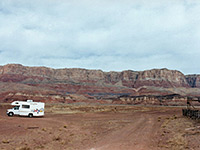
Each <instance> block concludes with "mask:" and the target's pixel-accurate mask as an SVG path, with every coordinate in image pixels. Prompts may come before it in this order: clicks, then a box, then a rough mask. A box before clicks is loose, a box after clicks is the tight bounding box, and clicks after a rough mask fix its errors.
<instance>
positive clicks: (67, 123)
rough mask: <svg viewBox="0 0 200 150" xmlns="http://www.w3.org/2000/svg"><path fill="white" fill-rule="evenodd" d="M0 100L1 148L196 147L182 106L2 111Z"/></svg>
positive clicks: (198, 134)
mask: <svg viewBox="0 0 200 150" xmlns="http://www.w3.org/2000/svg"><path fill="white" fill-rule="evenodd" d="M9 107H10V106H9V105H8V104H5V103H1V105H0V149H2V150H35V149H41V150H55V149H60V150H167V149H170V150H171V149H172V150H183V149H191V150H192V149H194V150H198V149H200V146H199V140H198V139H199V138H200V131H199V128H200V123H199V122H198V121H197V120H191V119H189V118H186V117H183V116H182V112H181V110H182V107H164V106H162V107H161V106H135V105H91V104H90V105H80V104H47V105H46V107H45V116H44V117H39V118H37V117H34V118H28V117H19V116H14V117H8V116H7V115H6V109H7V108H9Z"/></svg>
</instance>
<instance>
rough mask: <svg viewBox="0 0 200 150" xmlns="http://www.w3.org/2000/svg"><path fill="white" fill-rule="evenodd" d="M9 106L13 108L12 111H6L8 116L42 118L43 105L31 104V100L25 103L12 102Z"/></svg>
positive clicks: (38, 103) (39, 103) (40, 103)
mask: <svg viewBox="0 0 200 150" xmlns="http://www.w3.org/2000/svg"><path fill="white" fill-rule="evenodd" d="M11 105H13V106H15V107H13V108H12V109H8V110H7V115H8V116H13V115H19V116H28V117H33V116H44V105H45V104H44V103H42V102H33V100H27V101H14V102H12V103H11Z"/></svg>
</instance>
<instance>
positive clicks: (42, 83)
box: [0, 64, 200, 105]
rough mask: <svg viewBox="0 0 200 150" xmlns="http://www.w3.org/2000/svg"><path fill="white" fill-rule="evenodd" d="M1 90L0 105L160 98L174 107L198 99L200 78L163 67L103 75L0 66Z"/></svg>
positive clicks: (65, 70)
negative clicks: (27, 100) (8, 103)
mask: <svg viewBox="0 0 200 150" xmlns="http://www.w3.org/2000/svg"><path fill="white" fill-rule="evenodd" d="M0 88H1V90H0V102H11V101H13V100H26V99H34V100H39V101H46V102H62V103H75V102H85V103H119V104H120V103H123V104H142V103H144V102H145V104H152V103H155V104H159V105H160V104H162V103H161V102H160V101H162V100H156V99H158V98H159V99H161V98H160V97H159V96H163V99H164V100H163V101H165V102H163V104H166V105H168V103H169V102H171V103H169V104H170V105H172V104H173V105H176V104H179V103H180V102H179V101H178V99H182V101H183V100H184V98H185V97H199V96H200V75H184V74H183V73H181V72H180V71H177V70H169V69H166V68H163V69H152V70H145V71H132V70H126V71H122V72H115V71H111V72H103V71H102V70H88V69H79V68H70V69H67V68H64V69H53V68H47V67H27V66H23V65H21V64H7V65H5V66H0ZM167 95H168V97H170V96H171V95H173V97H174V101H173V102H172V101H169V100H168V99H167V98H166V97H167ZM164 97H165V98H164ZM139 99H141V100H139ZM172 99H173V98H172ZM175 99H176V100H175ZM153 101H154V102H153ZM166 101H168V103H167V102H166ZM176 101H177V103H175V102H176Z"/></svg>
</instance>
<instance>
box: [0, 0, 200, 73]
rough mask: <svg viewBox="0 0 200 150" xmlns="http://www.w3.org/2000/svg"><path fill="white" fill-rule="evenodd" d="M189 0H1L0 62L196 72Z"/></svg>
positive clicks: (197, 28)
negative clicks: (168, 69)
mask: <svg viewBox="0 0 200 150" xmlns="http://www.w3.org/2000/svg"><path fill="white" fill-rule="evenodd" d="M199 14H200V2H198V1H195V0H185V1H182V0H164V1H162V2H161V1H158V0H153V1H151V2H149V1H148V0H135V1H131V0H125V1H122V0H118V1H114V0H94V1H91V0H75V1H65V0H57V1H55V0H43V1H40V0H35V1H25V0H15V1H12V0H2V1H1V2H0V22H1V23H0V64H6V63H13V62H14V63H22V64H24V65H31V66H34V65H44V66H49V67H56V68H60V67H70V68H71V67H82V68H89V69H90V68H92V69H95V68H96V69H103V70H105V71H109V70H126V69H132V70H144V69H151V68H163V67H165V68H170V69H179V70H181V71H183V72H184V73H199V71H198V70H200V67H198V66H197V65H196V66H195V65H194V64H198V63H200V60H199V59H198V55H200V51H199V48H200V42H199V39H200V16H199Z"/></svg>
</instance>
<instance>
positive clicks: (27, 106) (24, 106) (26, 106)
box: [22, 105, 30, 109]
mask: <svg viewBox="0 0 200 150" xmlns="http://www.w3.org/2000/svg"><path fill="white" fill-rule="evenodd" d="M22 108H27V109H28V108H30V105H22Z"/></svg>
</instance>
